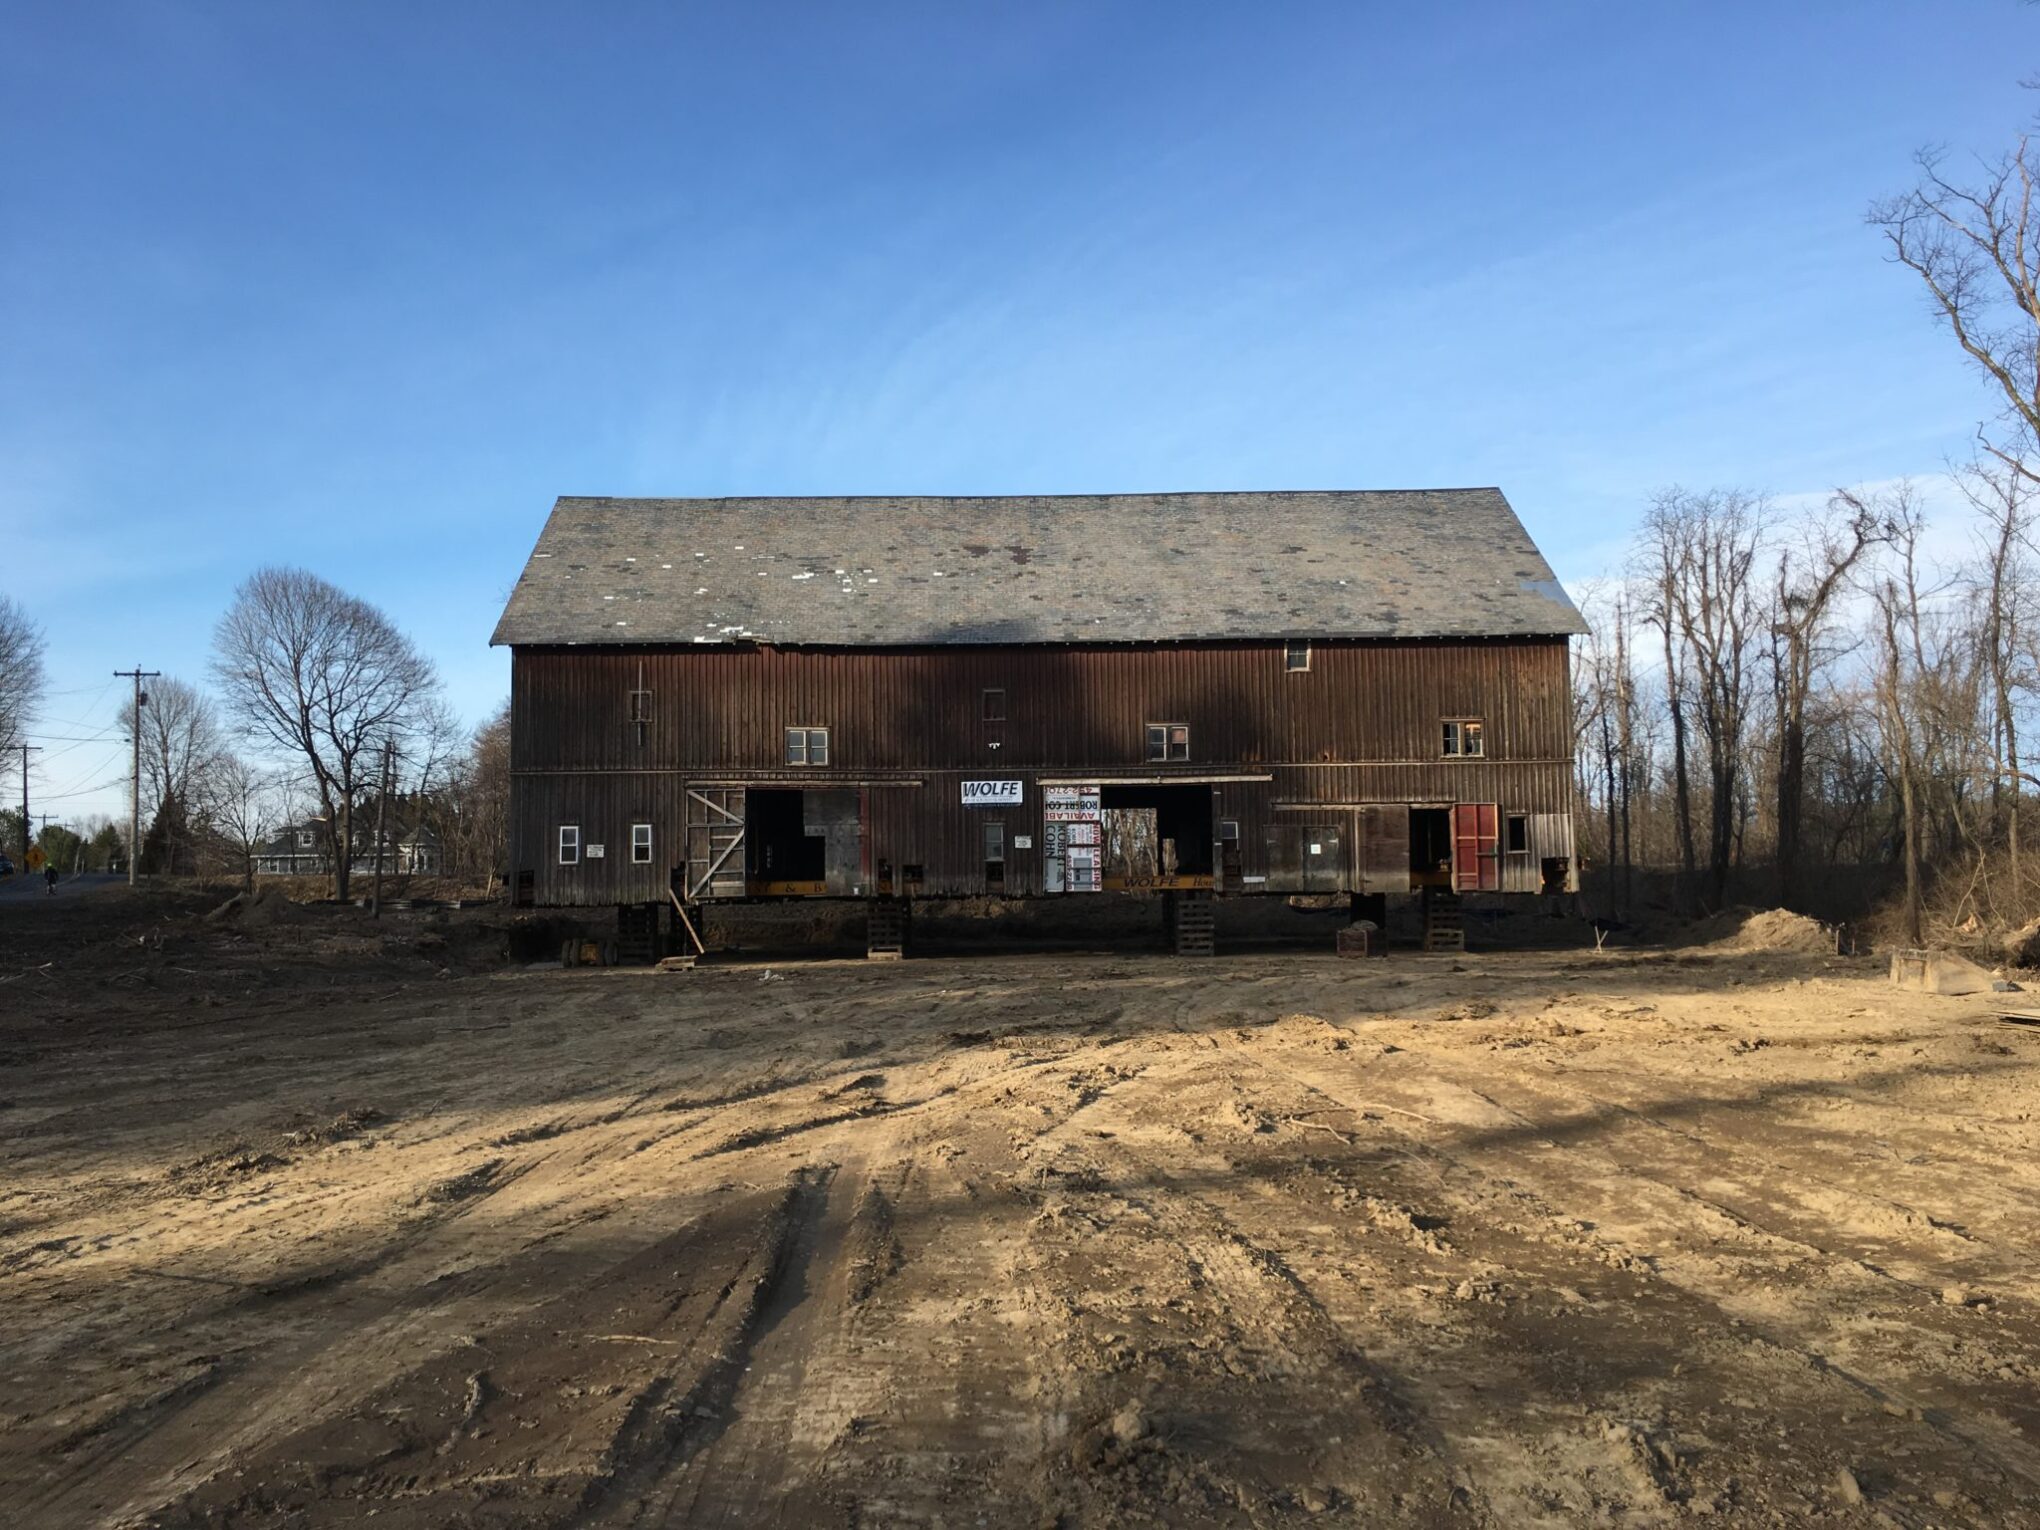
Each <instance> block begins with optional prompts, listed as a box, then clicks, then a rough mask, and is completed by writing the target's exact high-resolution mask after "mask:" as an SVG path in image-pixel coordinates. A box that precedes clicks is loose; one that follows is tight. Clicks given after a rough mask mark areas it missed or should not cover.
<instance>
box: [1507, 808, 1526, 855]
mask: <svg viewBox="0 0 2040 1530" xmlns="http://www.w3.org/2000/svg"><path fill="white" fill-rule="evenodd" d="M1505 843H1506V844H1507V845H1508V849H1509V854H1511V855H1528V854H1529V853H1530V820H1529V818H1528V817H1527V816H1526V815H1524V814H1522V813H1511V814H1510V815H1509V818H1508V837H1507V839H1506V841H1505Z"/></svg>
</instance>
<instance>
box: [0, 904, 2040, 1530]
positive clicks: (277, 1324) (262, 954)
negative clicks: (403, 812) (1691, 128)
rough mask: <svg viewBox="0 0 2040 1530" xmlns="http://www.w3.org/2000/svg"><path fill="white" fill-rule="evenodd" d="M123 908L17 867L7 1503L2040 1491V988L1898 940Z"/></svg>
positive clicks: (1908, 1509)
mask: <svg viewBox="0 0 2040 1530" xmlns="http://www.w3.org/2000/svg"><path fill="white" fill-rule="evenodd" d="M53 901H59V900H53ZM85 908H86V905H85V904H83V903H82V902H81V903H78V904H75V905H70V906H68V907H66V908H47V909H46V908H40V907H32V908H29V909H24V910H16V911H13V912H11V913H8V914H6V915H4V916H0V1107H4V1108H0V1505H5V1508H4V1509H0V1518H5V1519H6V1520H7V1522H9V1523H12V1524H22V1525H33V1526H44V1525H49V1526H68V1525H126V1524H144V1525H161V1526H191V1525H225V1526H252V1525H289V1526H335V1525H357V1524H367V1523H371V1522H372V1523H373V1524H374V1525H376V1526H379V1527H380V1526H399V1527H402V1526H417V1527H424V1526H441V1525H475V1526H538V1525H575V1526H581V1525H589V1526H593V1525H638V1524H643V1525H653V1524H675V1525H678V1524H686V1525H750V1524H774V1525H786V1526H832V1525H845V1526H847V1525H930V1526H932V1525H949V1526H979V1525H983V1526H1021V1527H1026V1530H1035V1527H1039V1526H1044V1525H1068V1526H1079V1525H1081V1526H1092V1525H1099V1526H1116V1525H1133V1524H1157V1523H1159V1524H1171V1525H1175V1524H1185V1525H1200V1524H1204V1525H1275V1524H1289V1523H1303V1522H1309V1521H1316V1522H1319V1523H1338V1524H1363V1525H1373V1524H1404V1523H1407V1524H1438V1525H1454V1526H1457V1525H1494V1526H1510V1527H1513V1526H1524V1525H1573V1524H1592V1523H1603V1522H1608V1523H1619V1524H1653V1523H1663V1522H1670V1521H1673V1520H1676V1519H1682V1518H1686V1517H1690V1516H1698V1515H1712V1516H1717V1517H1720V1518H1721V1519H1723V1520H1724V1521H1725V1522H1728V1523H1734V1524H1760V1525H1761V1524H1791V1525H1799V1524H1823V1525H1826V1524H1833V1525H1855V1524H1876V1523H1891V1524H1898V1525H1905V1526H1915V1525H1917V1526H1924V1525H1949V1526H1954V1525H1970V1526H1985V1525H1989V1526H2001V1525H2028V1524H2040V1443H2036V1439H2035V1434H2034V1431H2035V1429H2036V1428H2040V1305H2036V1303H2040V1277H2036V1274H2035V1269H2034V1264H2035V1256H2036V1252H2040V1248H2036V1245H2040V1233H2036V1222H2035V1213H2036V1209H2040V1196H2036V1190H2040V1164H2036V1162H2035V1150H2036V1147H2040V1141H2036V1136H2040V1131H2036V1126H2035V1123H2034V1111H2035V1108H2036V1096H2035V1085H2036V1082H2040V1068H2036V1061H2040V1034H2033V1033H2023V1032H2018V1031H2015V1030H2011V1029H2006V1028H2000V1027H1998V1026H1997V1025H1996V1023H1995V1022H1994V1021H1993V1020H1992V1019H1991V1018H1990V1008H1991V1006H1990V1004H1989V1002H1988V1001H1987V1000H1986V999H1936V998H1924V997H1921V996H1917V995H1904V994H1900V993H1897V992H1894V991H1893V990H1891V989H1890V988H1889V987H1888V986H1886V985H1885V983H1884V982H1883V980H1882V974H1881V969H1880V968H1879V966H1878V964H1877V963H1875V962H1872V961H1842V960H1837V959H1835V958H1831V957H1830V958H1822V957H1819V956H1813V955H1782V954H1764V953H1753V952H1749V951H1741V950H1727V949H1714V950H1703V951H1696V952H1689V953H1638V952H1627V953H1622V954H1611V955H1609V956H1605V957H1599V958H1597V957H1595V956H1594V955H1592V953H1591V952H1582V953H1571V952H1567V953H1548V952H1547V953H1514V954H1506V955H1502V954H1498V955H1471V956H1467V957H1465V958H1445V957H1422V956H1416V955H1404V954H1398V955H1396V956H1394V957H1393V958H1391V959H1389V960H1387V961H1372V962H1352V961H1345V962H1341V961H1337V960H1335V959H1333V958H1331V957H1329V956H1323V955H1317V954H1306V953H1295V952H1284V953H1265V954H1256V955H1251V956H1238V957H1223V956H1222V957H1220V958H1218V959H1216V960H1211V961H1204V962H1194V961H1178V960H1173V959H1169V958H1165V957H1160V956H1154V957H1150V956H1145V955H1111V954H1091V955H1082V954H1070V955H1062V954H1035V955H1027V956H1008V957H971V958H967V959H956V958H932V959H925V960H915V961H909V962H906V963H902V964H897V965H883V964H866V963H863V962H836V961H827V962H824V961H811V962H806V963H795V964H785V963H775V964H770V965H767V964H765V963H761V962H753V963H733V964H729V965H722V966H708V967H703V968H702V969H700V970H698V971H696V972H693V973H691V974H679V975H663V976H660V975H653V974H649V973H646V972H642V971H629V970H622V969H613V970H587V971H533V970H523V969H506V968H502V967H498V966H494V965H492V958H491V956H490V955H489V954H488V953H487V952H485V951H484V950H483V949H482V946H483V944H484V943H485V942H484V940H483V938H482V937H479V936H477V937H476V938H474V939H468V938H466V937H465V936H464V935H463V931H462V928H461V926H460V925H459V923H458V921H457V920H456V921H455V922H454V924H453V925H452V926H451V927H450V928H446V929H440V930H432V929H426V928H422V927H420V926H419V925H417V924H416V923H415V922H414V923H406V922H405V921H404V920H402V919H397V920H392V921H386V922H385V926H384V927H383V929H381V930H379V931H372V930H371V929H370V927H369V926H368V925H367V923H366V921H365V920H363V919H361V918H359V917H358V916H354V915H351V914H350V915H347V916H345V918H344V919H343V917H342V916H340V915H337V914H336V915H324V916H320V915H311V914H306V915H304V916H303V917H302V919H285V920H280V921H278V922H277V923H276V924H275V925H274V926H273V927H256V923H255V922H254V921H250V922H249V923H248V924H247V925H245V926H243V925H236V924H232V923H226V924H208V923H206V922H204V921H202V920H200V919H198V918H196V917H195V916H193V915H192V914H191V913H189V912H188V911H178V910H174V909H173V910H167V911H166V909H165V908H164V906H163V905H162V904H161V903H160V902H157V903H150V902H146V901H136V900H130V899H127V898H126V896H125V895H124V894H122V895H115V894H108V895H106V896H105V897H104V898H103V899H101V900H97V902H96V904H95V908H94V911H93V912H92V913H91V914H89V915H88V914H86V913H85V912H83V911H84V910H85ZM66 921H68V922H66ZM45 964H46V965H45Z"/></svg>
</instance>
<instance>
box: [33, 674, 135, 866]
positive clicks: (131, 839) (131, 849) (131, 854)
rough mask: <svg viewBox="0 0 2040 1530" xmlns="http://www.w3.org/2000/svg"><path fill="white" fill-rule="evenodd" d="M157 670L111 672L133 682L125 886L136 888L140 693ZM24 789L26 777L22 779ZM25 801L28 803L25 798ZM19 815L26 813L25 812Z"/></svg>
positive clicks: (115, 677)
mask: <svg viewBox="0 0 2040 1530" xmlns="http://www.w3.org/2000/svg"><path fill="white" fill-rule="evenodd" d="M162 673H163V671H161V670H160V669H143V668H142V667H141V665H139V664H137V665H136V666H135V667H134V668H133V669H117V670H115V671H114V672H113V678H114V679H116V680H132V681H134V683H135V770H134V775H133V776H132V777H131V778H130V779H129V781H128V886H130V887H133V886H134V885H135V871H136V868H137V867H139V866H140V865H141V863H142V708H143V707H145V706H147V705H148V704H149V697H148V693H147V692H146V691H144V690H143V689H142V682H143V681H144V680H153V679H155V678H156V677H157V676H158V675H160V674H162ZM23 781H24V785H25V784H26V777H24V778H23ZM23 800H24V801H26V800H27V799H26V798H24V799H23ZM22 811H23V812H24V813H26V812H27V811H28V809H27V808H25V807H24V808H23V809H22Z"/></svg>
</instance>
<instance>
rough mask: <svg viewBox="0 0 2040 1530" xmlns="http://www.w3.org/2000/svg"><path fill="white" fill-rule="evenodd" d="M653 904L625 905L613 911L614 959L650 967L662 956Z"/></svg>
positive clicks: (655, 910) (657, 919)
mask: <svg viewBox="0 0 2040 1530" xmlns="http://www.w3.org/2000/svg"><path fill="white" fill-rule="evenodd" d="M661 945H662V942H661V941H660V939H659V909H658V905H656V904H649V903H626V904H624V905H623V906H622V907H621V908H619V909H618V910H617V911H616V959H617V960H618V961H622V962H629V963H631V964H632V965H633V966H639V965H641V966H646V967H649V966H650V965H651V964H652V963H653V962H656V961H657V960H658V959H659V958H660V957H661V956H663V955H664V954H665V953H664V951H663V950H662V949H661Z"/></svg>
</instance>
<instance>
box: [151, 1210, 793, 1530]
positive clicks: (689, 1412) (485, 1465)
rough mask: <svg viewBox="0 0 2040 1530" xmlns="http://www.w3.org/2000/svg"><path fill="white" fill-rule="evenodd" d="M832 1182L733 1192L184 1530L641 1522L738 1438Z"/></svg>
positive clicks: (318, 1440) (222, 1491)
mask: <svg viewBox="0 0 2040 1530" xmlns="http://www.w3.org/2000/svg"><path fill="white" fill-rule="evenodd" d="M828 1180H829V1171H827V1170H802V1171H800V1172H798V1173H796V1174H794V1175H792V1176H790V1177H789V1178H788V1179H787V1181H786V1182H785V1183H784V1184H783V1185H782V1186H781V1187H779V1188H778V1189H775V1190H766V1191H750V1192H742V1191H733V1192H732V1193H730V1194H728V1195H726V1196H724V1197H722V1198H721V1199H720V1201H719V1202H718V1203H717V1204H715V1205H712V1206H711V1207H710V1208H708V1209H706V1210H704V1211H703V1212H701V1213H700V1214H699V1215H698V1216H696V1217H693V1218H691V1219H690V1220H688V1221H687V1222H685V1223H684V1224H683V1225H682V1226H681V1227H680V1228H679V1230H677V1231H675V1232H673V1233H671V1234H669V1235H667V1236H666V1237H664V1238H660V1239H657V1240H654V1241H653V1242H651V1243H649V1244H646V1245H642V1246H640V1247H639V1248H637V1249H636V1250H635V1251H633V1252H632V1253H630V1254H629V1255H628V1256H626V1257H624V1258H623V1259H621V1260H618V1261H615V1262H613V1263H610V1264H608V1265H607V1266H606V1267H605V1268H602V1269H601V1270H599V1271H597V1272H584V1273H583V1275H582V1278H580V1279H579V1280H576V1281H570V1282H562V1283H560V1284H559V1286H558V1287H557V1289H563V1290H565V1291H566V1292H567V1293H568V1294H565V1295H560V1296H557V1297H555V1298H554V1299H553V1300H550V1301H548V1302H546V1303H544V1304H543V1305H540V1306H538V1307H537V1308H535V1309H533V1310H531V1311H530V1312H528V1313H527V1314H525V1315H523V1316H521V1317H519V1318H517V1319H515V1320H513V1321H511V1322H508V1323H506V1324H504V1325H502V1326H501V1327H499V1328H497V1329H495V1330H493V1331H491V1332H489V1333H488V1334H486V1335H482V1336H478V1337H475V1338H474V1339H472V1340H471V1342H470V1343H469V1344H468V1345H466V1346H464V1347H456V1348H455V1349H453V1350H451V1351H448V1352H444V1353H441V1354H438V1355H434V1356H431V1357H429V1358H427V1359H426V1360H424V1361H423V1362H422V1363H420V1364H418V1365H416V1366H414V1367H412V1368H410V1369H408V1370H404V1371H402V1372H399V1373H397V1374H395V1375H394V1376H393V1377H392V1378H391V1379H390V1380H389V1381H387V1382H386V1383H385V1384H384V1385H383V1386H382V1387H381V1388H380V1389H379V1390H378V1391H377V1392H375V1393H373V1394H371V1395H370V1396H367V1397H365V1398H362V1399H360V1400H359V1401H357V1402H355V1403H353V1404H351V1405H350V1406H348V1407H347V1408H345V1409H344V1410H342V1411H340V1412H338V1413H334V1414H331V1415H329V1416H326V1417H323V1418H319V1419H314V1420H311V1421H307V1422H305V1423H303V1424H302V1425H300V1426H299V1427H298V1428H296V1429H295V1430H293V1431H291V1432H289V1433H287V1434H284V1435H281V1436H277V1437H273V1438H272V1439H271V1440H270V1441H269V1442H268V1443H267V1444H265V1445H263V1446H261V1447H259V1448H258V1449H255V1450H251V1451H248V1452H245V1453H240V1454H237V1455H236V1456H235V1457H234V1458H233V1461H232V1469H231V1470H226V1471H222V1472H220V1473H219V1474H218V1475H215V1476H214V1477H212V1478H211V1479H210V1480H209V1481H207V1482H205V1483H203V1484H202V1485H200V1486H198V1487H196V1488H194V1489H192V1490H191V1491H189V1492H187V1493H185V1494H184V1495H183V1496H182V1497H181V1498H180V1499H178V1500H177V1501H176V1502H174V1503H172V1504H170V1505H168V1506H166V1507H164V1508H163V1509H160V1510H158V1511H157V1512H155V1513H154V1514H153V1515H152V1516H150V1517H149V1519H148V1521H147V1522H148V1523H149V1524H150V1525H151V1526H153V1527H159V1530H184V1527H197V1526H200V1525H212V1524H217V1523H219V1522H220V1521H221V1520H222V1519H223V1518H224V1519H225V1520H226V1521H228V1522H238V1521H239V1520H240V1519H242V1518H249V1517H252V1518H255V1519H259V1520H262V1521H264V1522H267V1521H269V1520H271V1519H282V1520H285V1521H288V1520H289V1519H291V1518H292V1517H293V1516H296V1515H300V1514H303V1513H307V1512H310V1511H311V1510H312V1509H313V1508H314V1507H317V1508H318V1510H319V1512H321V1513H324V1514H333V1513H335V1512H338V1513H339V1514H340V1515H341V1517H343V1518H354V1517H359V1516H362V1515H366V1514H374V1515H376V1516H377V1522H378V1523H379V1524H385V1525H390V1526H393V1527H396V1530H426V1527H433V1530H436V1527H438V1526H441V1525H444V1524H446V1523H449V1522H452V1521H455V1520H460V1519H464V1518H465V1517H467V1516H468V1515H470V1514H471V1513H472V1511H473V1508H474V1506H475V1505H476V1504H477V1503H478V1502H481V1501H485V1500H488V1499H506V1500H507V1501H506V1502H505V1504H504V1507H505V1509H506V1511H507V1517H506V1518H505V1520H504V1521H503V1522H504V1523H506V1524H519V1525H531V1526H539V1525H587V1526H592V1525H599V1524H627V1523H634V1522H641V1521H640V1510H641V1509H642V1508H643V1506H644V1503H645V1501H646V1497H647V1495H656V1493H657V1491H658V1488H659V1486H660V1484H661V1483H663V1482H666V1481H668V1480H669V1479H670V1478H671V1477H672V1476H673V1475H674V1474H675V1473H676V1472H680V1471H683V1470H684V1469H685V1466H686V1463H687V1462H688V1461H689V1460H691V1459H693V1458H694V1457H695V1456H697V1455H699V1454H700V1453H701V1452H702V1451H703V1450H705V1449H707V1448H708V1447H709V1446H710V1445H711V1444H712V1443H713V1442H714V1440H715V1438H716V1437H717V1436H718V1435H719V1434H720V1432H721V1431H722V1430H723V1429H724V1428H726V1427H727V1426H728V1423H729V1418H730V1413H729V1408H730V1403H731V1400H732V1399H733V1398H734V1397H735V1396H736V1395H737V1394H738V1393H739V1391H740V1390H741V1388H742V1386H743V1383H744V1375H745V1370H746V1367H747V1366H748V1364H749V1361H750V1355H751V1353H752V1351H753V1349H754V1348H755V1346H756V1344H757V1343H758V1342H759V1340H760V1338H761V1336H762V1335H763V1334H764V1333H766V1332H767V1331H769V1328H770V1326H771V1325H772V1323H774V1322H775V1321H776V1320H777V1317H778V1316H779V1315H780V1313H781V1310H782V1308H783V1307H784V1305H785V1304H786V1303H787V1301H788V1300H789V1299H790V1298H789V1297H788V1292H789V1290H790V1289H792V1288H793V1287H795V1286H797V1284H798V1282H799V1281H800V1280H801V1278H802V1274H801V1272H802V1268H803V1264H802V1261H803V1258H804V1248H805V1244H804V1239H805V1237H806V1234H807V1231H808V1230H809V1229H810V1228H811V1227H812V1224H813V1219H814V1216H815V1214H816V1212H817V1208H818V1207H819V1205H820V1203H821V1201H822V1199H823V1198H824V1197H825V1196H826V1192H827V1185H828Z"/></svg>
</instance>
